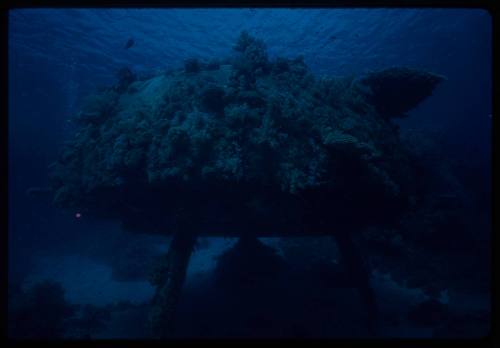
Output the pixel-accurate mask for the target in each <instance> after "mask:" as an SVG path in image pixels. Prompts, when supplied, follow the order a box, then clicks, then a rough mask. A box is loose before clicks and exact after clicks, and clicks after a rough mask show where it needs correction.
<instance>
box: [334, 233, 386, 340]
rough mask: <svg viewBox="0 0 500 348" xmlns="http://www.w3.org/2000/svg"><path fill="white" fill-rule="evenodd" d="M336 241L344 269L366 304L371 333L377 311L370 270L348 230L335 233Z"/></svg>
mask: <svg viewBox="0 0 500 348" xmlns="http://www.w3.org/2000/svg"><path fill="white" fill-rule="evenodd" d="M336 241H337V245H338V248H339V251H340V254H341V257H342V259H343V262H344V265H345V267H346V270H347V272H348V274H349V276H350V277H352V279H353V280H354V282H355V284H356V285H357V287H358V291H359V293H360V295H361V300H362V301H363V302H364V304H365V306H366V309H367V314H368V318H367V319H368V323H367V324H368V329H369V330H370V332H371V333H375V329H376V324H377V319H378V314H379V313H378V307H377V302H376V300H375V294H374V292H373V288H372V287H371V284H370V272H369V271H368V270H367V268H366V265H365V264H364V263H363V259H362V257H361V255H360V254H359V251H358V250H357V248H356V245H355V244H354V242H353V240H352V237H351V235H350V234H349V232H340V233H338V234H336Z"/></svg>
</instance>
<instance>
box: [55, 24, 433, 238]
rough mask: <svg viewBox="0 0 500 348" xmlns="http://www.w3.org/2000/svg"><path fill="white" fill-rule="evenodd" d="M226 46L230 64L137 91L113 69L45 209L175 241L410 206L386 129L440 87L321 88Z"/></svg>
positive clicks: (407, 168) (346, 83) (413, 73)
mask: <svg viewBox="0 0 500 348" xmlns="http://www.w3.org/2000/svg"><path fill="white" fill-rule="evenodd" d="M233 48H234V57H232V59H230V60H228V61H227V62H228V64H222V62H218V61H213V62H209V63H202V62H199V61H197V60H189V61H186V63H185V66H184V68H183V69H179V70H175V71H173V72H170V73H168V74H161V75H157V76H154V77H151V78H149V79H145V80H136V79H135V77H134V76H135V75H133V74H132V73H131V72H130V71H127V70H123V71H121V73H120V79H119V82H118V85H117V86H114V87H111V88H109V89H107V90H105V91H102V92H101V93H99V94H96V95H95V96H93V97H92V98H91V99H89V101H88V103H87V105H86V106H85V107H84V109H83V111H82V112H81V113H80V115H79V116H78V120H79V122H80V128H79V130H78V132H77V133H76V135H75V137H74V139H73V140H72V141H71V142H70V143H69V144H67V145H66V147H65V148H64V150H63V151H62V154H61V157H60V159H59V160H58V162H57V163H55V165H54V166H53V168H52V186H53V188H54V189H55V203H56V204H58V205H59V206H62V207H66V208H78V209H79V210H82V211H85V212H86V213H87V214H94V215H98V216H105V217H112V218H118V219H121V220H122V221H123V222H124V224H125V226H126V227H129V228H131V229H137V230H139V231H142V232H158V233H171V232H174V231H175V228H176V226H177V221H180V220H182V219H184V218H186V217H187V216H189V218H190V219H192V220H196V221H199V224H198V225H193V229H195V230H200V229H201V227H202V226H213V231H207V232H206V233H214V234H215V233H220V234H231V233H232V234H234V233H239V232H235V231H234V230H235V227H236V226H242V225H246V226H248V230H255V228H256V227H259V228H261V230H262V231H263V232H264V230H272V229H273V228H274V227H275V225H273V224H283V223H284V221H288V223H289V225H290V226H289V227H291V229H290V231H291V232H290V233H294V232H293V228H294V226H295V228H296V229H297V230H296V231H295V233H302V231H303V230H302V228H303V226H305V225H308V226H309V227H310V228H311V229H316V230H321V228H322V226H323V225H325V226H327V225H328V223H333V221H339V219H340V218H345V220H346V221H350V222H354V221H356V222H360V221H361V220H363V221H365V222H366V223H369V222H370V221H372V220H379V219H384V218H389V217H393V216H397V215H398V212H399V211H400V210H402V208H404V207H405V206H407V204H408V199H409V197H410V195H411V192H412V190H413V186H412V185H413V183H412V180H413V179H412V174H413V173H412V167H411V163H410V161H409V159H408V154H407V151H406V150H405V149H404V147H402V146H401V145H400V138H399V134H398V130H397V127H395V126H394V125H393V124H392V123H391V122H390V121H389V120H388V119H389V118H391V117H394V116H397V115H399V114H401V113H404V112H406V111H408V110H409V109H411V108H412V107H414V106H415V105H417V104H418V103H419V102H420V101H421V100H423V99H424V98H425V97H427V96H428V95H429V94H430V93H431V91H432V89H433V88H434V87H435V85H436V84H437V83H438V82H439V81H441V79H442V78H441V77H440V76H437V75H434V74H431V73H428V72H425V71H420V70H414V69H409V68H394V69H388V70H385V71H382V72H378V73H372V74H370V75H368V76H365V77H363V78H361V79H357V80H355V79H352V78H322V79H318V78H316V77H315V76H314V75H313V74H312V73H311V72H310V71H309V69H308V67H307V66H306V64H305V63H304V60H303V59H302V57H298V58H296V59H288V58H282V57H278V58H275V59H270V58H269V57H268V55H267V52H266V50H265V45H264V43H263V42H262V41H260V40H258V39H256V38H253V37H252V36H250V35H249V34H248V33H245V32H243V33H242V34H241V35H240V37H239V39H238V40H237V42H236V44H235V45H234V47H233ZM326 209H328V212H327V211H326ZM353 215H354V216H353ZM359 216H363V217H364V219H359ZM250 221H251V222H252V224H250ZM255 221H258V222H259V223H260V225H259V223H257V222H255ZM346 223H347V222H346ZM266 224H267V225H266ZM297 226H299V227H297ZM300 226H302V227H300ZM230 230H231V231H232V232H230ZM241 231H242V232H241V233H244V229H242V230H241Z"/></svg>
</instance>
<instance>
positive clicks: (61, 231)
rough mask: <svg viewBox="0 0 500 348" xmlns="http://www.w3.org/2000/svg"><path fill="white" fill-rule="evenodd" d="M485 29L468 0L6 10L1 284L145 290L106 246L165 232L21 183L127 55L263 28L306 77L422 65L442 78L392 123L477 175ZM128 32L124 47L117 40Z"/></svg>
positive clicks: (228, 38)
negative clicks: (5, 271) (90, 216)
mask: <svg viewBox="0 0 500 348" xmlns="http://www.w3.org/2000/svg"><path fill="white" fill-rule="evenodd" d="M491 26H492V24H491V17H490V15H489V14H488V12H486V11H484V10H474V9H310V10H307V9H216V10H215V9H199V10H198V9H161V10H160V9H17V10H11V11H10V12H9V43H8V54H9V133H8V134H9V261H10V263H9V271H10V272H9V274H10V280H11V282H12V283H14V282H22V284H24V285H23V286H27V284H30V282H31V283H33V282H35V281H36V280H37V279H44V278H50V279H54V280H57V281H59V282H61V283H62V285H63V287H64V289H65V291H66V297H67V298H68V299H69V301H71V302H72V303H80V304H84V303H93V304H95V305H99V306H102V305H106V304H109V303H113V301H115V302H116V301H119V300H129V301H131V302H134V303H141V301H142V302H144V301H147V300H148V299H150V298H151V296H152V293H153V290H152V287H151V286H150V285H149V283H147V281H145V280H144V279H140V280H133V281H130V282H127V281H121V282H120V281H116V279H113V277H112V275H111V274H112V271H111V269H112V267H113V260H112V259H113V258H112V257H111V255H110V254H111V253H112V250H116V248H118V249H119V248H121V247H123V246H125V245H126V246H129V245H131V244H134V243H138V241H137V240H141V243H144V244H145V245H148V246H151V245H153V246H158V245H159V246H160V247H159V248H160V249H161V250H162V251H164V249H165V248H166V247H164V245H165V243H166V241H165V239H162V238H161V237H158V238H157V239H154V238H153V239H151V240H150V239H147V240H144V238H146V237H144V238H143V237H137V236H132V235H129V234H126V233H125V232H123V231H121V230H120V228H119V226H118V225H116V224H113V223H112V222H105V223H100V222H96V221H90V222H89V221H81V220H77V219H75V218H74V216H73V213H70V212H62V211H59V210H57V209H55V208H54V207H52V206H51V204H50V200H49V199H44V198H35V199H34V198H32V197H28V196H27V195H26V190H27V189H28V188H30V187H45V186H47V185H48V182H47V180H48V169H47V168H48V167H49V165H50V164H51V163H52V162H54V161H55V160H56V159H57V156H58V151H59V149H60V147H61V145H62V144H63V142H64V141H65V140H66V139H68V138H69V137H70V136H71V134H72V130H73V128H72V127H73V126H72V125H71V123H70V122H69V120H70V118H71V117H72V116H73V115H74V114H75V113H76V112H77V111H78V109H79V108H80V106H81V102H82V99H83V98H84V97H85V96H86V95H87V94H89V93H90V92H92V91H94V90H95V89H97V88H99V87H102V86H106V85H110V84H112V83H113V82H114V80H115V74H116V71H117V70H118V69H120V68H122V67H124V66H127V67H130V68H131V69H132V70H134V71H137V72H139V73H144V74H147V73H155V72H161V71H164V70H165V69H170V68H180V67H182V66H183V62H184V60H185V59H187V58H192V57H196V58H199V59H210V58H218V57H224V56H227V55H229V54H231V47H232V45H233V43H234V42H235V40H236V38H237V37H238V35H239V33H240V32H241V31H242V30H247V31H248V32H249V33H250V34H252V35H254V36H256V37H258V38H260V39H262V40H263V41H264V43H265V44H266V46H267V49H268V53H269V55H270V56H271V57H275V56H285V57H290V58H293V57H296V56H297V55H303V56H304V61H305V63H306V64H307V65H308V66H309V68H310V69H311V70H312V72H313V73H314V74H315V75H317V76H321V75H329V76H331V75H339V76H345V75H351V74H353V75H361V74H363V73H367V72H370V71H375V70H378V69H382V68H386V67H391V66H395V65H403V66H411V67H415V68H423V69H426V70H429V71H432V72H435V73H438V74H441V75H444V76H446V78H447V81H445V82H444V83H442V85H440V86H439V87H438V88H437V89H436V91H435V93H434V95H433V96H432V97H431V98H429V99H427V100H426V101H424V102H423V103H422V104H421V105H420V106H419V107H418V108H417V109H415V110H413V111H411V112H410V116H409V117H408V118H407V119H404V120H401V121H398V122H399V123H400V125H401V127H402V131H403V132H414V131H422V130H430V131H432V132H434V133H437V134H439V138H440V139H441V141H442V142H443V149H444V151H445V153H447V154H449V155H450V156H451V157H462V158H467V161H468V162H469V163H471V164H473V165H475V166H476V167H477V168H480V171H481V173H480V174H479V175H478V176H479V177H480V178H481V180H484V181H485V182H486V183H487V182H488V181H489V180H490V174H489V171H490V168H491V164H490V156H491V125H492V120H493V116H492V93H491V87H492V78H491V72H492V34H491ZM130 38H132V39H133V40H134V44H133V46H132V47H130V48H129V49H125V48H124V46H125V44H126V42H127V40H129V39H130ZM476 180H477V179H476ZM486 189H487V188H486ZM233 242H234V241H232V240H216V241H214V242H213V244H211V246H210V247H209V248H208V249H207V250H201V251H199V252H198V253H196V254H195V255H194V260H192V263H191V265H190V269H189V274H188V283H187V284H188V285H187V286H188V290H187V291H188V293H189V291H190V290H189V289H190V287H189V284H195V283H196V281H197V280H198V279H201V278H200V277H201V276H202V275H206V274H209V272H210V270H211V269H212V268H213V256H215V255H217V254H220V252H221V251H222V250H225V249H227V248H229V247H230V245H231V243H233ZM267 242H268V243H271V244H272V243H273V241H267ZM75 272H83V273H82V276H76V275H75V274H77V273H75ZM79 282H81V284H79ZM378 284H385V283H384V282H383V281H379V283H378ZM80 285H81V286H80ZM391 286H392V287H388V286H387V285H380V289H379V290H377V291H379V292H380V293H381V294H382V296H383V294H386V296H387V297H388V298H390V297H391V296H392V297H394V293H398V294H399V296H400V297H401V299H402V300H401V301H402V303H413V302H415V301H417V300H416V299H418V298H420V297H421V296H423V295H421V294H415V293H413V292H408V291H409V290H405V289H403V288H402V287H401V286H400V285H397V286H396V285H391ZM388 289H390V290H388ZM394 289H399V290H394ZM193 291H194V290H193ZM405 291H406V292H405ZM391 294H392V295H391ZM191 296H193V301H194V302H193V303H195V301H201V300H200V295H199V294H198V295H196V294H191ZM196 296H198V297H196ZM339 296H340V295H339ZM419 296H420V297H419ZM457 296H458V295H457ZM474 296H476V297H474ZM477 298H479V300H477V301H479V302H480V303H483V302H485V303H488V301H487V300H485V299H484V296H483V297H481V295H477V294H474V295H470V297H467V299H468V300H470V302H471V303H472V302H474V301H476V299H477ZM466 301H467V300H466ZM479 306H481V305H479ZM485 306H486V307H487V304H486V305H485ZM185 308H189V306H187V305H186V307H185ZM186 310H187V309H186ZM183 315H185V314H182V313H181V318H182V316H183ZM351 319H352V320H354V319H353V318H351ZM131 320H133V319H131ZM181 321H182V319H181ZM353 323H354V324H352V325H356V324H355V321H353ZM113 325H114V326H113ZM113 325H111V326H112V327H114V330H115V331H112V330H111V331H109V330H108V331H107V332H106V331H104V333H101V335H102V336H103V337H126V332H127V330H124V329H123V327H122V328H117V325H118V326H119V324H116V321H115V322H114V324H113ZM124 325H127V324H122V326H124ZM221 325H223V323H222V324H221ZM325 330H326V329H325ZM345 330H347V331H349V330H348V329H345ZM384 330H385V331H383V333H384V334H383V335H387V336H391V337H392V336H398V335H399V336H410V337H413V336H418V337H420V336H423V337H427V336H428V335H429V331H428V330H427V331H426V330H423V329H418V328H413V327H404V328H401V327H400V328H399V329H398V328H388V327H386V328H384ZM221 332H222V331H221ZM321 332H323V331H321ZM353 332H354V331H353ZM142 334H143V333H141V332H138V333H137V336H138V337H142V336H141V335H142ZM189 334H190V333H189V332H187V335H189ZM193 335H195V333H193ZM97 337H99V336H97Z"/></svg>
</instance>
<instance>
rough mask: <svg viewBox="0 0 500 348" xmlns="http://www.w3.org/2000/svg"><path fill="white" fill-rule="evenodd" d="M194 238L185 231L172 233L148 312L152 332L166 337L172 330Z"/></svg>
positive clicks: (160, 336)
mask: <svg viewBox="0 0 500 348" xmlns="http://www.w3.org/2000/svg"><path fill="white" fill-rule="evenodd" d="M195 241H196V238H195V237H194V236H193V235H190V234H187V233H184V234H183V233H177V234H176V235H174V238H173V240H172V243H171V244H170V248H169V250H168V253H167V255H166V260H165V267H164V269H163V272H161V278H159V279H158V281H157V282H156V284H155V285H156V286H157V288H156V294H155V297H154V300H153V308H152V311H151V314H150V324H151V329H152V333H153V335H154V336H155V337H158V338H167V337H169V336H171V334H172V333H173V332H174V316H175V311H176V308H177V304H178V302H179V298H180V295H181V290H182V285H183V283H184V279H185V277H186V270H187V267H188V263H189V258H190V256H191V253H192V251H193V247H194V243H195Z"/></svg>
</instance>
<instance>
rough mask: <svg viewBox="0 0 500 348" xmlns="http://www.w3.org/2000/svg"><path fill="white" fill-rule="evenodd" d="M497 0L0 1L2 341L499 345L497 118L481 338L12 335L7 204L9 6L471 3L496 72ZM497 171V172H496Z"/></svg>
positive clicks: (466, 5)
mask: <svg viewBox="0 0 500 348" xmlns="http://www.w3.org/2000/svg"><path fill="white" fill-rule="evenodd" d="M494 3H495V1H494V0H372V1H370V0H331V1H327V0H323V1H321V0H320V1H318V0H313V1H309V2H308V1H304V0H302V1H301V0H272V1H268V2H266V1H263V0H253V1H252V0H239V1H234V0H233V1H231V0H216V1H200V0H198V1H196V0H184V1H182V0H178V1H175V0H145V1H142V2H141V1H137V0H136V1H133V0H66V1H64V0H38V1H37V0H2V1H1V3H0V9H1V17H0V18H1V19H0V23H1V30H2V36H1V39H2V46H1V50H2V55H1V57H0V59H1V63H2V64H1V66H2V69H1V80H2V81H1V82H2V84H1V85H0V91H2V94H1V98H2V99H1V102H0V105H1V107H2V111H3V112H2V113H1V114H0V115H3V116H0V125H1V126H0V131H1V133H0V156H1V157H0V159H1V164H0V169H1V177H2V179H3V180H2V186H1V189H0V192H1V194H2V196H3V197H2V199H1V201H0V222H1V224H2V225H3V226H5V228H2V227H3V226H0V231H2V232H3V233H4V239H3V243H2V244H3V246H4V250H3V251H4V252H3V259H2V262H3V263H4V265H2V266H3V267H2V273H3V272H5V274H3V276H4V277H3V279H5V286H3V287H2V289H1V291H2V295H3V298H4V300H3V301H2V303H1V307H0V308H1V309H2V314H3V316H2V319H3V320H2V341H3V342H4V343H6V344H12V345H24V344H36V343H38V344H40V343H42V344H43V343H45V344H50V345H54V346H57V345H80V344H82V345H84V344H92V345H98V346H100V345H109V346H113V345H114V346H120V347H123V346H124V345H134V346H138V345H141V346H142V345H144V344H153V345H161V344H167V345H171V344H179V345H184V346H186V345H190V344H217V345H224V344H227V345H230V346H234V345H238V346H240V345H245V344H251V345H255V344H261V343H269V344H286V345H290V344H292V345H293V344H304V345H307V346H313V345H317V344H326V345H330V344H331V345H335V346H339V345H340V346H356V345H360V346H366V345H373V344H375V345H380V346H383V347H391V346H392V347H393V346H403V347H417V346H419V347H420V346H437V347H441V346H443V345H450V346H453V347H457V346H468V345H470V346H472V347H490V346H491V347H494V346H500V344H499V343H496V342H498V341H499V334H498V317H497V312H498V295H496V292H498V291H499V290H498V287H497V286H496V282H497V281H498V279H497V278H498V276H497V275H496V272H495V270H496V269H498V267H496V266H497V264H498V260H499V258H498V256H495V253H494V251H495V245H496V244H497V242H498V237H496V236H495V233H494V230H495V228H494V226H495V222H496V216H495V215H496V212H497V209H495V204H496V203H495V201H496V200H495V194H494V192H495V183H494V178H495V173H498V170H497V169H496V167H497V164H498V163H495V162H496V161H495V154H497V150H496V146H497V145H496V143H497V141H496V140H495V137H494V134H495V128H498V127H497V125H496V123H497V122H495V121H492V130H491V132H492V134H491V139H492V149H491V150H492V151H491V170H492V173H491V180H492V182H491V188H492V190H491V219H492V221H491V222H492V224H491V226H492V229H491V263H492V265H491V266H492V267H491V306H492V312H491V314H492V315H491V329H490V333H489V335H488V336H485V337H484V338H479V339H428V338H424V339H417V338H412V339H406V338H405V339H403V338H401V339H399V338H375V339H182V340H168V341H159V340H148V339H143V340H142V339H141V340H122V339H112V340H91V341H81V340H75V341H72V340H13V339H9V338H8V335H7V320H8V319H7V284H8V268H7V265H8V228H9V221H8V217H9V212H8V209H9V204H8V188H9V186H8V168H9V167H8V165H9V164H8V160H9V158H8V21H9V18H8V12H9V10H10V9H16V8H72V7H76V8H164V7H167V8H168V7H176V8H195V7H203V8H223V7H231V8H239V7H261V8H264V7H265V8H273V7H296V8H356V7H358V8H471V9H484V10H486V11H488V12H489V14H490V16H491V20H492V46H493V47H492V55H493V57H492V73H493V75H494V76H495V73H496V72H497V71H496V69H495V57H498V54H497V53H496V52H497V50H496V48H495V39H496V38H497V37H498V35H497V32H498V27H497V25H495V17H497V11H496V10H495V7H494ZM495 92H496V86H495V79H493V80H492V102H493V112H495V111H496V110H497V108H496V107H495V105H496V104H497V101H496V100H495V99H496V98H495V97H496V93H495ZM497 175H498V174H497Z"/></svg>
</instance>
